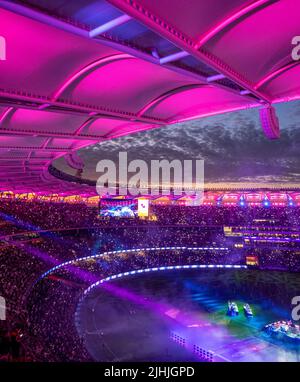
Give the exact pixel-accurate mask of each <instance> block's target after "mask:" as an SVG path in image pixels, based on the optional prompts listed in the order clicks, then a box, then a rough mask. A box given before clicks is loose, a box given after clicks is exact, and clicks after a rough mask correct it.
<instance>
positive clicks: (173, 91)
mask: <svg viewBox="0 0 300 382" xmlns="http://www.w3.org/2000/svg"><path fill="white" fill-rule="evenodd" d="M203 86H205V85H203V84H191V85H184V86H179V87H178V88H175V89H171V90H169V91H167V92H165V93H163V94H161V95H160V96H158V97H156V98H155V99H153V100H152V101H150V102H149V103H147V105H145V106H144V107H143V108H142V109H141V110H140V111H139V112H138V116H141V115H143V114H144V113H146V111H147V110H149V109H151V108H152V107H154V106H155V105H157V104H159V103H160V102H162V101H164V100H165V99H166V98H169V97H171V96H173V95H175V94H178V93H182V92H185V91H188V90H191V89H197V88H201V87H203Z"/></svg>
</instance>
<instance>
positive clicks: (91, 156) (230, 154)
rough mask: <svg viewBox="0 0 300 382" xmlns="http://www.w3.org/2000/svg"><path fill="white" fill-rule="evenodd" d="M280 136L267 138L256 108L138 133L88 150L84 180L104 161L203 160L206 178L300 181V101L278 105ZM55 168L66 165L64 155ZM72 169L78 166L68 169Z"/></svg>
mask: <svg viewBox="0 0 300 382" xmlns="http://www.w3.org/2000/svg"><path fill="white" fill-rule="evenodd" d="M275 107H276V110H277V114H278V117H279V120H280V126H281V137H280V139H279V140H273V141H270V140H268V139H267V138H265V136H264V134H263V131H262V128H261V125H260V121H259V115H258V110H256V109H252V110H245V111H240V112H233V113H227V114H223V115H218V116H214V117H208V118H203V119H198V120H194V121H189V122H185V123H179V124H177V125H172V126H167V127H161V128H159V129H154V130H148V131H143V132H140V133H135V134H132V135H128V136H125V137H121V138H118V139H114V140H111V141H107V142H104V143H99V144H96V145H93V146H90V147H88V148H84V149H82V150H81V151H80V152H79V155H80V156H81V157H82V158H83V160H84V162H85V169H84V173H83V177H84V178H92V179H96V178H97V177H98V176H99V174H97V173H96V164H97V162H98V161H99V160H101V159H112V160H114V161H116V160H117V157H118V153H119V152H120V151H127V152H128V159H129V160H132V159H144V160H146V161H148V160H151V159H168V160H170V161H171V160H173V159H181V160H183V159H204V161H205V162H204V163H205V182H206V183H220V182H221V183H222V182H226V183H229V182H251V183H253V182H255V183H257V182H259V183H262V182H263V183H277V182H282V183H300V155H299V154H300V153H299V147H300V101H296V102H289V103H285V104H280V105H277V106H275ZM55 164H56V166H57V167H58V168H60V169H64V170H65V169H66V168H67V167H66V164H65V160H64V159H59V160H58V161H56V163H55ZM69 172H70V173H74V170H69Z"/></svg>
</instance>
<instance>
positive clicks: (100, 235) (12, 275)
mask: <svg viewBox="0 0 300 382" xmlns="http://www.w3.org/2000/svg"><path fill="white" fill-rule="evenodd" d="M152 213H153V214H155V216H156V220H140V219H138V218H135V219H100V218H99V211H98V208H97V207H89V206H87V205H86V204H84V203H82V204H70V203H57V202H56V203H51V202H42V201H31V202H30V208H28V204H27V202H24V201H22V200H4V201H3V200H2V201H1V202H0V226H1V237H0V259H1V261H0V274H1V279H0V291H1V295H3V297H5V298H6V301H7V317H8V320H7V322H9V325H10V327H9V328H7V327H6V326H5V328H4V327H1V326H0V333H2V337H1V336H0V338H2V339H3V338H12V337H13V334H15V336H14V337H13V338H15V339H16V341H17V343H18V344H19V345H20V348H18V346H15V348H17V350H15V351H14V354H13V355H12V354H10V355H7V354H6V353H5V352H6V350H7V342H5V341H4V340H3V341H2V342H1V341H0V357H3V358H4V359H5V357H6V358H7V357H13V358H18V359H19V358H20V357H24V356H26V357H27V359H40V360H81V359H88V356H87V354H86V353H85V351H84V349H83V347H82V343H81V342H80V339H76V333H75V332H74V327H73V324H72V315H74V311H75V309H76V303H77V302H78V299H79V298H80V296H82V293H83V291H84V290H85V289H87V288H88V287H89V285H90V284H92V283H91V282H89V283H86V281H85V280H83V279H82V278H80V277H79V276H80V275H79V276H78V274H75V275H74V274H72V272H70V270H68V266H67V265H72V266H74V267H75V268H76V269H77V268H78V269H82V270H83V271H84V272H88V273H92V274H93V275H94V276H95V277H96V279H95V281H94V283H95V282H97V281H99V280H105V279H106V278H108V277H113V276H115V277H122V276H117V275H124V276H126V273H127V272H140V273H144V272H146V269H157V270H159V271H164V270H167V269H168V267H178V266H181V267H184V266H185V267H192V266H199V268H201V267H203V268H204V267H208V268H214V267H218V266H219V267H221V266H224V265H227V266H229V267H231V266H233V265H235V266H245V257H246V255H251V256H253V257H257V258H258V263H259V267H260V268H262V269H283V270H289V271H291V270H292V271H297V270H298V271H299V270H300V260H299V258H300V256H299V254H300V250H299V253H297V250H296V249H297V248H298V247H297V245H298V244H297V240H298V236H297V235H298V234H299V227H300V209H298V208H295V209H294V208H289V207H284V208H275V207H272V206H270V207H269V208H264V207H257V208H255V209H254V208H248V207H246V206H240V207H238V206H235V207H230V208H227V207H218V208H217V207H216V206H208V205H207V206H200V207H185V206H158V205H157V206H152ZM224 226H234V227H246V228H247V229H248V231H249V230H252V231H255V232H256V234H251V235H250V236H249V235H248V236H247V234H246V233H247V232H246V231H245V234H243V235H244V238H242V239H247V237H248V238H249V237H250V238H251V237H259V238H261V237H262V236H261V233H264V234H265V235H268V232H269V231H270V232H271V233H272V236H268V238H270V239H271V240H266V241H267V242H268V245H267V246H265V244H263V243H260V242H257V241H255V240H254V239H253V240H252V241H250V242H249V243H248V244H247V243H246V242H244V243H243V244H244V245H243V246H242V247H241V246H237V247H235V246H234V244H235V243H236V241H235V240H236V237H231V236H226V235H225V234H224ZM287 227H288V228H287ZM274 235H285V238H286V237H287V238H290V241H289V244H286V245H285V246H284V247H282V246H280V245H281V244H279V243H277V240H276V241H274V240H273V238H274V237H275V238H276V236H274ZM295 235H296V236H295ZM238 239H239V240H240V238H239V237H238ZM284 241H285V242H288V240H284ZM287 245H288V247H286V246H287ZM299 249H300V246H299ZM84 259H85V260H86V261H84ZM147 272H148V271H147ZM41 275H44V277H43V280H42V282H38V283H37V282H36V281H37V280H38V279H40V281H41ZM106 281H111V279H110V280H106ZM33 286H34V287H33ZM49 306H51V309H50V310H49ZM63 318H64V319H63ZM68 320H69V321H68ZM42 322H43V325H44V326H43V325H42V324H41V323H42ZM67 322H68V323H67ZM0 325H1V323H0ZM54 327H55V328H57V330H58V331H57V333H58V334H57V335H55V334H53V328H54ZM60 330H61V331H60ZM63 331H64V333H65V334H64V336H61V333H62V332H63ZM16 333H17V334H16ZM47 333H52V334H51V336H50V337H49V336H48V335H47ZM8 334H9V335H8ZM47 336H48V337H47ZM10 348H11V347H10ZM5 349H6V350H5ZM58 349H60V350H59V351H58ZM1 354H2V355H1ZM24 354H25V355H24Z"/></svg>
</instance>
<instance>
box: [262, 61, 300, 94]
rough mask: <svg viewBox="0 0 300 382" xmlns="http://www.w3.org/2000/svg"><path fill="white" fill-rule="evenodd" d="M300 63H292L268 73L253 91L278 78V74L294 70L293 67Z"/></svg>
mask: <svg viewBox="0 0 300 382" xmlns="http://www.w3.org/2000/svg"><path fill="white" fill-rule="evenodd" d="M299 63H300V61H293V62H290V63H289V64H287V65H285V66H283V67H282V68H280V69H277V70H274V71H273V72H271V73H268V74H267V75H266V76H265V77H263V78H262V79H261V80H260V81H259V82H258V83H257V84H256V85H255V89H259V88H261V87H262V86H263V85H265V84H266V83H268V82H270V81H272V80H273V79H274V78H275V77H277V76H279V75H280V74H282V73H284V72H287V71H288V70H290V69H292V68H294V67H295V66H297V65H299Z"/></svg>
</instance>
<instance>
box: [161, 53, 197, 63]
mask: <svg viewBox="0 0 300 382" xmlns="http://www.w3.org/2000/svg"><path fill="white" fill-rule="evenodd" d="M189 55H190V54H189V53H187V52H185V51H184V50H182V51H180V52H177V53H173V54H170V55H169V56H166V57H162V58H161V59H160V60H159V63H160V64H161V65H164V64H167V63H168V62H172V61H177V60H180V59H181V58H184V57H186V56H189Z"/></svg>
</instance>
